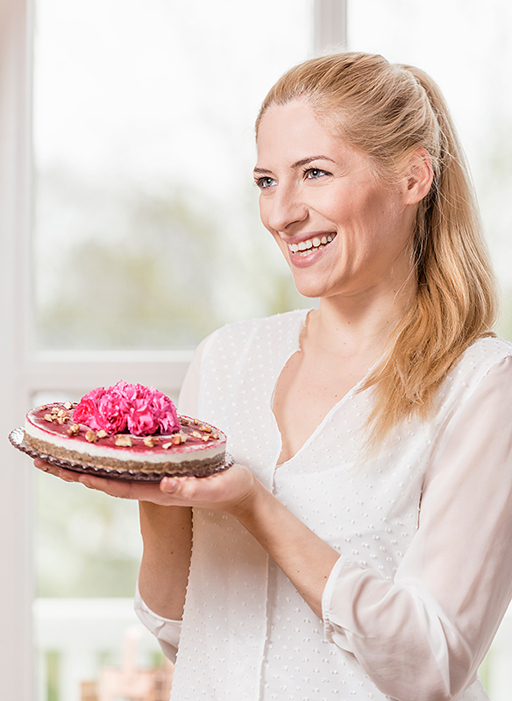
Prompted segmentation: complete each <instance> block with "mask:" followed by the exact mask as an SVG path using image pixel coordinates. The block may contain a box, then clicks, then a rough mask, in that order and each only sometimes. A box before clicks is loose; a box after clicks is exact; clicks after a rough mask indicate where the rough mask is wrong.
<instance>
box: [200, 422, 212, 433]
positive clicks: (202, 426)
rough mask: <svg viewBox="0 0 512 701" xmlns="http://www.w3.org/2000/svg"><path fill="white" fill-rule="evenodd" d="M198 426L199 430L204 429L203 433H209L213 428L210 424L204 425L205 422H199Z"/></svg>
mask: <svg viewBox="0 0 512 701" xmlns="http://www.w3.org/2000/svg"><path fill="white" fill-rule="evenodd" d="M199 428H200V429H201V431H205V433H211V432H212V430H213V429H212V427H211V426H206V425H205V424H201V425H200V426H199Z"/></svg>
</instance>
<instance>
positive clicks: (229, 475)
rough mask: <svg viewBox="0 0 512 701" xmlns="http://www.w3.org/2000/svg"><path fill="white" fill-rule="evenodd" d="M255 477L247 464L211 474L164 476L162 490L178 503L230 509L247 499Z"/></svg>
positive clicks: (161, 484) (161, 483)
mask: <svg viewBox="0 0 512 701" xmlns="http://www.w3.org/2000/svg"><path fill="white" fill-rule="evenodd" d="M253 480H254V477H253V475H252V473H251V472H250V471H249V470H248V469H247V468H246V467H244V466H243V465H233V466H232V467H230V468H229V469H228V470H225V471H223V472H219V473H218V474H215V475H211V476H210V477H164V478H163V479H162V481H161V482H160V490H161V491H162V492H163V493H164V494H165V495H168V496H169V497H170V498H171V499H172V502H173V503H174V504H180V505H183V506H203V507H211V508H218V509H223V510H228V511H229V509H230V507H231V506H233V505H235V504H237V503H238V502H240V501H241V500H242V499H244V498H245V497H246V496H247V495H248V494H249V492H250V490H251V488H252V486H253Z"/></svg>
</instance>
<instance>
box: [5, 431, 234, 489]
mask: <svg viewBox="0 0 512 701" xmlns="http://www.w3.org/2000/svg"><path fill="white" fill-rule="evenodd" d="M9 440H10V442H11V444H12V445H13V446H14V447H15V448H17V449H18V450H21V451H22V452H23V453H26V454H27V455H30V457H31V458H34V459H35V458H39V459H41V460H44V461H45V462H47V463H49V464H50V465H54V466H55V467H61V468H63V469H65V470H71V471H73V472H81V473H84V474H90V475H96V476H97V477H108V478H109V479H121V480H125V481H129V482H160V480H161V479H162V477H198V478H200V477H209V476H210V475H215V474H217V473H218V472H223V471H224V470H227V469H228V468H229V467H231V466H232V465H233V463H234V460H233V458H232V457H231V456H230V455H229V454H228V453H226V455H225V458H224V460H223V461H222V462H221V463H220V464H215V465H212V466H208V467H205V466H204V463H203V465H202V466H201V469H200V470H197V472H195V471H194V468H193V465H191V464H190V463H188V464H184V465H183V466H182V469H180V465H179V464H172V465H171V464H169V467H168V468H167V469H159V470H158V472H156V471H155V470H151V468H150V467H149V468H148V469H140V467H138V468H136V469H123V470H118V469H116V468H113V467H109V466H108V465H99V464H98V458H95V460H94V462H91V463H87V462H84V461H83V456H82V458H81V461H80V462H75V461H72V460H68V459H65V458H61V457H56V456H54V455H48V454H47V453H45V452H44V450H43V449H41V450H37V449H36V448H34V447H33V446H30V445H28V444H27V443H26V441H25V430H24V429H23V428H22V427H21V426H20V427H18V428H15V429H14V430H12V431H11V433H10V434H9Z"/></svg>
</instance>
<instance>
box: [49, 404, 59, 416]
mask: <svg viewBox="0 0 512 701" xmlns="http://www.w3.org/2000/svg"><path fill="white" fill-rule="evenodd" d="M59 411H61V409H59V407H57V406H52V409H51V413H52V414H53V415H54V416H55V414H58V413H59Z"/></svg>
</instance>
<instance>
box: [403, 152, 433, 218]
mask: <svg viewBox="0 0 512 701" xmlns="http://www.w3.org/2000/svg"><path fill="white" fill-rule="evenodd" d="M433 178H434V169H433V168H432V160H431V158H430V154H429V152H428V151H427V150H426V149H424V148H419V149H416V151H414V153H413V154H412V156H411V158H410V159H409V163H408V167H407V170H406V173H405V182H406V189H407V192H406V201H407V204H417V203H418V202H420V201H421V200H422V199H423V198H424V197H425V196H426V195H427V194H428V192H429V190H430V186H431V185H432V180H433Z"/></svg>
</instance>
